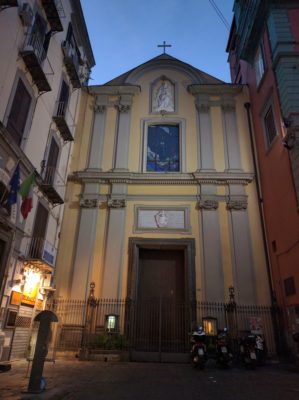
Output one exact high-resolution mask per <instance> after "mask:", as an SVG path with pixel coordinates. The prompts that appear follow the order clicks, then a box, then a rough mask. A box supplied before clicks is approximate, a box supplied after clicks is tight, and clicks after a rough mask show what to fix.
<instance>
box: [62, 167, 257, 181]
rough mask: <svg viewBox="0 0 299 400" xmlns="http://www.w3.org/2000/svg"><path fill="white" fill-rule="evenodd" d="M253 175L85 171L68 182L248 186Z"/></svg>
mask: <svg viewBox="0 0 299 400" xmlns="http://www.w3.org/2000/svg"><path fill="white" fill-rule="evenodd" d="M253 179H254V174H253V173H245V172H244V173H243V172H237V173H236V172H234V173H229V172H211V173H210V172H207V173H205V172H194V173H185V174H172V173H166V174H163V173H162V174H160V173H159V174H153V173H138V172H111V171H108V172H103V171H95V170H84V171H76V172H73V173H72V174H71V175H70V176H69V178H68V180H69V181H72V182H79V183H101V184H128V185H198V184H199V185H200V184H213V185H230V184H234V185H248V184H249V183H250V182H252V180H253Z"/></svg>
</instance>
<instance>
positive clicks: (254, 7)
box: [234, 0, 267, 62]
mask: <svg viewBox="0 0 299 400" xmlns="http://www.w3.org/2000/svg"><path fill="white" fill-rule="evenodd" d="M266 10H267V2H266V1H262V0H249V1H247V2H246V6H245V5H243V4H242V2H241V3H240V4H238V3H235V8H234V11H235V17H236V27H237V36H238V49H237V55H238V58H239V59H243V60H246V61H248V62H252V61H253V58H254V55H255V52H256V47H257V44H258V43H259V39H260V36H261V34H262V29H263V26H264V23H265V14H266Z"/></svg>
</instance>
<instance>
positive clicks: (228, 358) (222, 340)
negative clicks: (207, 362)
mask: <svg viewBox="0 0 299 400" xmlns="http://www.w3.org/2000/svg"><path fill="white" fill-rule="evenodd" d="M216 360H217V363H218V365H219V366H220V367H221V368H228V367H231V365H232V361H233V355H232V353H231V351H230V346H229V336H228V331H227V328H224V329H223V330H220V331H219V332H218V335H217V339H216Z"/></svg>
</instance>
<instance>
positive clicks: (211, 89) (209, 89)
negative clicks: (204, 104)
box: [188, 83, 244, 96]
mask: <svg viewBox="0 0 299 400" xmlns="http://www.w3.org/2000/svg"><path fill="white" fill-rule="evenodd" d="M243 86H244V85H235V84H231V83H222V84H219V85H189V86H188V91H189V93H191V94H193V95H196V94H208V95H213V96H219V95H223V94H228V95H236V94H238V93H241V92H242V90H243Z"/></svg>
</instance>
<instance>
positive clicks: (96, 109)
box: [93, 104, 106, 114]
mask: <svg viewBox="0 0 299 400" xmlns="http://www.w3.org/2000/svg"><path fill="white" fill-rule="evenodd" d="M93 110H94V112H95V113H99V114H103V112H104V111H105V110H106V106H104V105H103V104H95V105H94V106H93Z"/></svg>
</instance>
